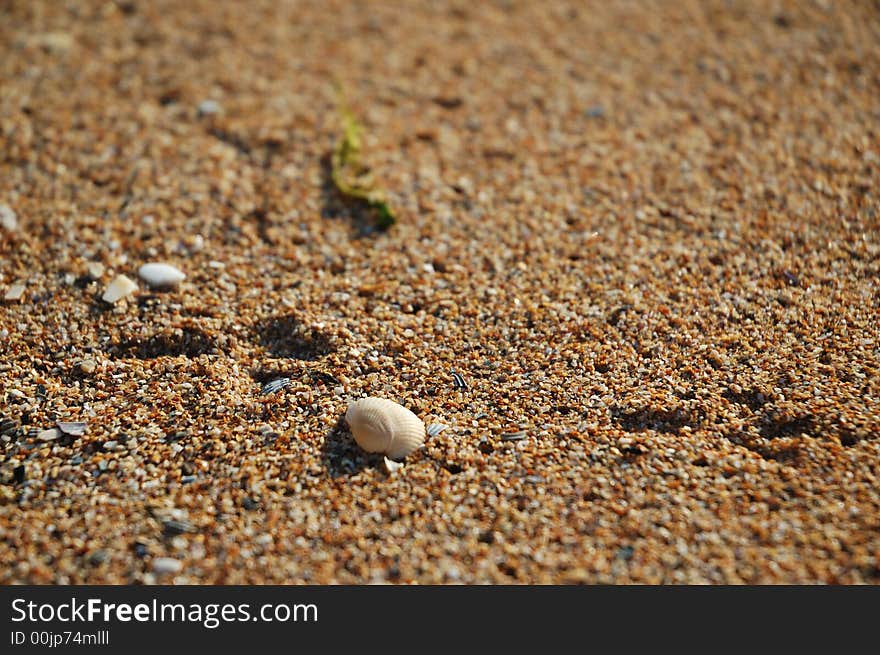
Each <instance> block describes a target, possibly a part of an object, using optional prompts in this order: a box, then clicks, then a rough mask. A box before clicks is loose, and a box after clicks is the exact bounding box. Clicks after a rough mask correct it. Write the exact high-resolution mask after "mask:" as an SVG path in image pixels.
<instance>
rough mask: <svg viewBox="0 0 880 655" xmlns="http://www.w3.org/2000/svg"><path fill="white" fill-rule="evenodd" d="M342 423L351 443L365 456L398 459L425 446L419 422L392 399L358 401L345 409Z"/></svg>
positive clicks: (423, 432)
mask: <svg viewBox="0 0 880 655" xmlns="http://www.w3.org/2000/svg"><path fill="white" fill-rule="evenodd" d="M345 420H346V421H347V422H348V425H349V427H351V434H352V435H353V436H354V440H355V441H357V443H358V445H359V446H360V447H361V448H363V449H364V450H366V451H367V452H368V453H384V454H385V455H387V456H388V457H390V458H391V459H400V458H403V457H406V456H407V455H409V454H410V453H411V452H413V451H414V450H416V449H418V448H420V447H421V446H422V444H423V443H425V424H424V423H422V420H421V419H420V418H419V417H418V416H416V415H415V414H413V413H412V412H411V411H409V410H408V409H407V408H406V407H404V406H403V405H398V404H397V403H395V402H393V401H391V400H385V399H384V398H361V399H360V400H358V401H356V402H353V403H352V404H350V405H349V406H348V411H346V412H345Z"/></svg>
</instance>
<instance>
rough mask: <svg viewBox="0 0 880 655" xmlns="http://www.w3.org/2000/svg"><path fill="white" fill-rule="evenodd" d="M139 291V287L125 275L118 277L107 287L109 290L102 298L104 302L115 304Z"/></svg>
mask: <svg viewBox="0 0 880 655" xmlns="http://www.w3.org/2000/svg"><path fill="white" fill-rule="evenodd" d="M135 290H137V285H136V284H135V283H134V282H132V281H131V280H130V279H128V278H127V277H125V276H124V275H121V274H120V275H117V276H116V277H115V278H113V281H112V282H111V283H110V284H108V285H107V290H106V291H104V295H103V296H101V300H103V301H104V302H107V303H110V304H113V303H115V302H116V301H117V300H121V299H122V298H125V297H126V296H127V295H129V294H131V293H133V292H134V291H135Z"/></svg>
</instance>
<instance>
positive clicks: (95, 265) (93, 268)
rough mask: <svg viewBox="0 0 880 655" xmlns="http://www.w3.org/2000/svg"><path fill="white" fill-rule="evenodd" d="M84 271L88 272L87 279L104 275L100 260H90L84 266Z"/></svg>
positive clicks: (95, 278) (96, 278)
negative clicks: (86, 265) (85, 266)
mask: <svg viewBox="0 0 880 655" xmlns="http://www.w3.org/2000/svg"><path fill="white" fill-rule="evenodd" d="M86 272H87V273H88V276H89V279H91V280H98V279H100V278H101V276H102V275H104V264H102V263H101V262H90V263H89V265H88V267H87V268H86Z"/></svg>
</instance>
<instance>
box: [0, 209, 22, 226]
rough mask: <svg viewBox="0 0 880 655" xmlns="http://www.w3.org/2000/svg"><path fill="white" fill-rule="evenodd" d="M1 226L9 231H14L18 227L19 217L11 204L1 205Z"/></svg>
mask: <svg viewBox="0 0 880 655" xmlns="http://www.w3.org/2000/svg"><path fill="white" fill-rule="evenodd" d="M0 226H2V227H3V229H4V230H7V231H8V232H14V231H15V230H16V228H17V227H18V217H17V216H16V215H15V212H14V211H12V207H10V206H9V205H0Z"/></svg>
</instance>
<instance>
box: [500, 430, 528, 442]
mask: <svg viewBox="0 0 880 655" xmlns="http://www.w3.org/2000/svg"><path fill="white" fill-rule="evenodd" d="M528 436H529V433H528V431H527V430H520V431H519V432H505V433H504V434H502V435H501V441H522V440H523V439H525V438H526V437H528Z"/></svg>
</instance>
